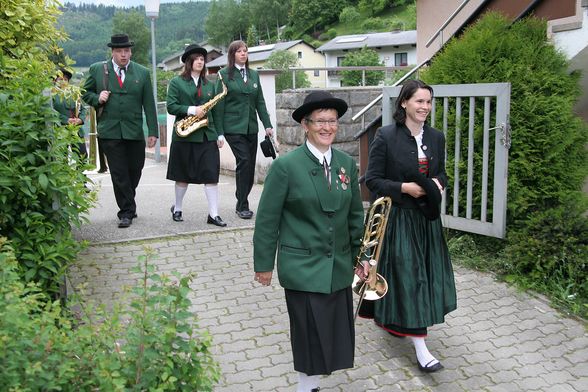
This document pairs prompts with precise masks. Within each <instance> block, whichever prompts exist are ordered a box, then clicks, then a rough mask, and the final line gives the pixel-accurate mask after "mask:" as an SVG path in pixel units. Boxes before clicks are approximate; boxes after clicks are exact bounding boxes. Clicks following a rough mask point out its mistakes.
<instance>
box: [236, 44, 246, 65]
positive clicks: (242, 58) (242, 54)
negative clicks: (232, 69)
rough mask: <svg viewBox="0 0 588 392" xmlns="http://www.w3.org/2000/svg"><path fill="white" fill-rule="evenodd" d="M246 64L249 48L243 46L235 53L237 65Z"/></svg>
mask: <svg viewBox="0 0 588 392" xmlns="http://www.w3.org/2000/svg"><path fill="white" fill-rule="evenodd" d="M246 62H247V47H246V46H241V47H240V48H239V49H237V51H236V52H235V63H236V64H238V65H240V66H244V65H245V63H246Z"/></svg>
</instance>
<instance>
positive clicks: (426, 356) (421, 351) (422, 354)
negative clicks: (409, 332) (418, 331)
mask: <svg viewBox="0 0 588 392" xmlns="http://www.w3.org/2000/svg"><path fill="white" fill-rule="evenodd" d="M410 340H412V343H413V344H414V350H415V351H416V356H417V360H418V361H419V363H420V364H421V366H427V364H428V366H427V367H431V366H433V365H434V364H436V363H437V362H439V361H438V360H437V358H435V357H434V356H433V354H431V353H430V352H429V349H428V348H427V344H426V343H425V338H416V337H412V336H411V337H410ZM431 361H433V362H431ZM429 362H431V363H429Z"/></svg>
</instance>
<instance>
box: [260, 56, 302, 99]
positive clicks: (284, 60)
mask: <svg viewBox="0 0 588 392" xmlns="http://www.w3.org/2000/svg"><path fill="white" fill-rule="evenodd" d="M297 66H299V64H298V57H297V56H296V54H294V53H292V52H288V51H287V50H278V51H275V52H273V53H272V54H271V55H270V56H269V57H268V59H267V62H266V64H265V67H267V68H270V69H279V70H282V71H283V72H281V73H280V74H279V75H277V76H276V93H279V92H282V91H283V90H285V89H288V88H292V71H289V70H288V68H290V67H297ZM295 73H296V88H304V87H310V82H309V80H308V76H307V75H306V73H305V72H304V71H295Z"/></svg>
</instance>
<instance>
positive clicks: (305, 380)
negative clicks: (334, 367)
mask: <svg viewBox="0 0 588 392" xmlns="http://www.w3.org/2000/svg"><path fill="white" fill-rule="evenodd" d="M319 379H320V376H319V375H316V376H308V375H307V374H306V373H302V372H298V388H296V392H310V391H311V390H312V389H314V388H318V386H319Z"/></svg>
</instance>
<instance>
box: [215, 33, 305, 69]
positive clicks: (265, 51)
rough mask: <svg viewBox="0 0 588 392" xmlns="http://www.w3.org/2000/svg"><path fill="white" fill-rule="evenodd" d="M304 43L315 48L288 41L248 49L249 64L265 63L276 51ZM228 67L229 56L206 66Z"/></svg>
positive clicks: (224, 55)
mask: <svg viewBox="0 0 588 392" xmlns="http://www.w3.org/2000/svg"><path fill="white" fill-rule="evenodd" d="M301 42H302V43H304V44H305V45H308V46H310V47H311V48H313V49H314V46H312V45H309V44H307V43H306V42H304V41H303V40H301V39H298V40H294V41H287V42H276V43H275V44H270V45H261V46H252V47H250V48H248V53H249V62H250V63H255V62H259V61H265V60H267V59H268V57H269V56H270V55H271V54H272V53H273V52H275V51H278V50H288V49H290V48H291V47H293V46H295V45H298V44H299V43H301ZM225 65H227V54H226V53H225V54H223V55H222V56H220V57H219V58H216V59H214V60H213V61H211V62H210V63H208V64H206V66H207V67H208V68H209V69H210V68H213V67H214V68H216V67H224V66H225Z"/></svg>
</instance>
